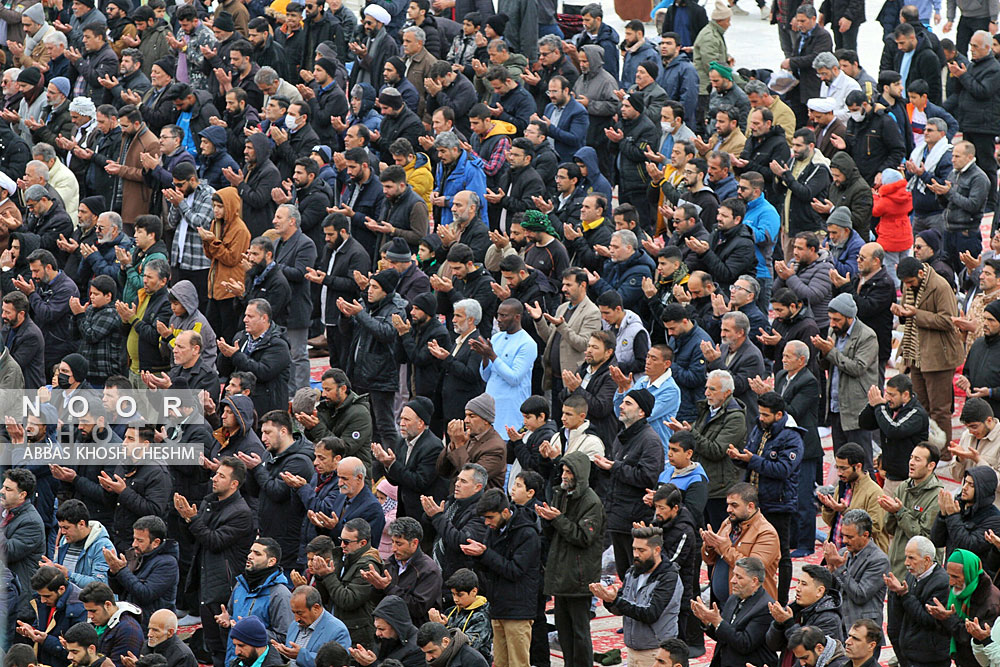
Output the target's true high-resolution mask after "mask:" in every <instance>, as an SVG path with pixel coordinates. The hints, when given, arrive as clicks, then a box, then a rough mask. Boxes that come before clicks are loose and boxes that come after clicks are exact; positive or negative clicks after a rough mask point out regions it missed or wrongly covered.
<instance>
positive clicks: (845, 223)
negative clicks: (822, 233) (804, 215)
mask: <svg viewBox="0 0 1000 667" xmlns="http://www.w3.org/2000/svg"><path fill="white" fill-rule="evenodd" d="M826 224H827V225H837V226H838V227H843V228H844V229H853V228H854V225H853V224H852V223H851V209H849V208H847V207H846V206H838V207H837V208H835V209H833V211H831V212H830V217H828V218H827V219H826Z"/></svg>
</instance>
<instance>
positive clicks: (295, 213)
mask: <svg viewBox="0 0 1000 667" xmlns="http://www.w3.org/2000/svg"><path fill="white" fill-rule="evenodd" d="M278 208H283V209H285V210H286V211H288V217H290V218H291V219H292V220H294V221H295V226H296V227H301V226H302V214H301V213H299V207H298V206H296V205H295V204H282V205H281V206H279V207H278Z"/></svg>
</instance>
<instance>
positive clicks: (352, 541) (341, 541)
mask: <svg viewBox="0 0 1000 667" xmlns="http://www.w3.org/2000/svg"><path fill="white" fill-rule="evenodd" d="M360 541H361V540H345V539H344V538H343V537H342V538H340V543H341V544H354V543H355V542H360Z"/></svg>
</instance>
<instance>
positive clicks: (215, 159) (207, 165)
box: [198, 125, 240, 190]
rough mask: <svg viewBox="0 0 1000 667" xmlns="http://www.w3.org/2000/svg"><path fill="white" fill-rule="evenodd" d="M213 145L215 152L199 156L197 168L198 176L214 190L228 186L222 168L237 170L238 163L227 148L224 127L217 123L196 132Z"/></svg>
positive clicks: (226, 136)
mask: <svg viewBox="0 0 1000 667" xmlns="http://www.w3.org/2000/svg"><path fill="white" fill-rule="evenodd" d="M198 136H200V137H204V138H205V139H208V140H209V141H211V142H212V145H213V146H215V152H214V153H212V154H211V155H202V156H201V166H200V167H199V168H198V178H199V179H200V180H202V181H207V182H208V184H209V185H211V186H212V187H213V188H215V189H216V190H221V189H222V188H227V187H229V181H227V180H226V177H225V176H223V175H222V170H223V169H225V168H226V167H229V168H230V169H232V170H233V171H238V170H239V168H240V165H239V164H237V163H236V160H234V159H233V156H232V155H230V154H229V149H228V148H227V146H228V144H227V142H228V140H229V139H228V137H229V135H228V134H227V133H226V128H224V127H219V126H218V125H209V126H208V127H206V128H205V129H204V130H202V131H201V132H199V133H198Z"/></svg>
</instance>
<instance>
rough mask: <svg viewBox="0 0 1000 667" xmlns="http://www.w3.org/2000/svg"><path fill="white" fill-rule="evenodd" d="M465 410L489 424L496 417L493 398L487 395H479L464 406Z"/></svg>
mask: <svg viewBox="0 0 1000 667" xmlns="http://www.w3.org/2000/svg"><path fill="white" fill-rule="evenodd" d="M465 409H466V410H468V411H469V412H471V413H473V414H476V415H479V416H480V417H482V418H483V419H485V420H486V421H488V422H489V423H491V424H492V423H493V420H494V419H496V417H497V406H496V403H495V402H494V401H493V397H492V396H490V395H489V394H480V395H479V396H476V397H475V398H474V399H472V400H471V401H469V402H468V403H466V404H465Z"/></svg>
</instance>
